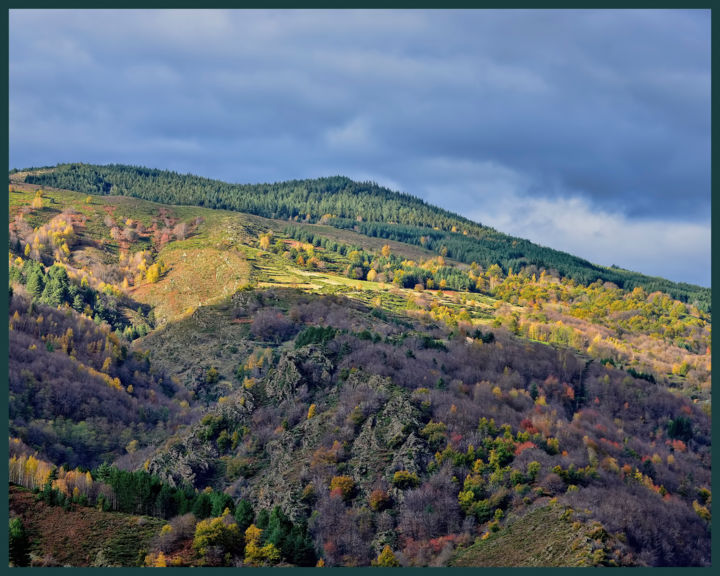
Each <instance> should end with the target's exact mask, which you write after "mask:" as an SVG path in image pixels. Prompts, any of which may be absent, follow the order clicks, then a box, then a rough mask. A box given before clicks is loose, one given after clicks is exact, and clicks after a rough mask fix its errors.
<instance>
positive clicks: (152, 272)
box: [145, 262, 160, 284]
mask: <svg viewBox="0 0 720 576" xmlns="http://www.w3.org/2000/svg"><path fill="white" fill-rule="evenodd" d="M145 279H146V280H147V281H148V282H150V283H151V284H154V283H155V282H157V281H158V280H160V264H159V263H158V262H155V264H152V265H150V266H148V269H147V272H145Z"/></svg>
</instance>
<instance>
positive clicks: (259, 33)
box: [9, 10, 711, 286]
mask: <svg viewBox="0 0 720 576" xmlns="http://www.w3.org/2000/svg"><path fill="white" fill-rule="evenodd" d="M710 36H711V34H710V12H709V11H624V10H623V11H484V10H483V11H442V10H432V11H425V10H410V11H365V10H364V11H345V10H343V11H318V10H303V11H258V10H252V11H245V10H241V11H106V10H102V11H100V10H98V11H92V10H81V11H58V10H12V11H11V12H10V61H9V72H10V102H9V103H10V167H11V168H12V167H15V168H22V167H27V166H40V165H51V164H56V163H58V162H89V163H114V162H118V163H128V164H137V165H144V166H150V167H155V168H167V169H171V170H176V171H179V172H182V173H187V172H191V173H194V174H199V175H202V176H208V177H212V178H218V179H222V180H226V181H230V182H242V183H246V182H273V181H279V180H285V179H292V178H306V177H308V178H310V177H318V176H329V175H335V174H342V175H345V176H349V177H351V178H354V179H359V180H373V181H375V182H378V183H379V184H382V185H385V186H388V187H390V188H392V189H394V190H400V191H403V192H409V193H411V194H415V195H417V196H420V197H422V198H424V199H425V200H427V201H429V202H431V203H433V204H436V205H439V206H442V207H444V208H448V209H450V210H453V211H455V212H458V213H460V214H463V215H464V216H467V217H469V218H472V219H474V220H476V221H478V222H480V223H482V224H487V225H490V226H493V227H494V228H496V229H498V230H501V231H503V232H508V233H510V234H514V235H518V236H521V237H524V238H528V239H530V240H533V241H535V242H538V243H540V244H543V245H546V246H551V247H553V248H557V249H560V250H566V251H569V252H572V253H574V254H577V255H579V256H582V257H585V258H587V259H589V260H591V261H593V262H596V263H598V264H603V265H611V264H616V265H619V266H623V267H625V268H630V269H633V270H638V271H640V272H644V273H647V274H652V275H659V276H664V277H667V278H670V279H673V280H680V281H689V282H693V283H698V284H702V285H706V286H709V285H710V78H711V75H710Z"/></svg>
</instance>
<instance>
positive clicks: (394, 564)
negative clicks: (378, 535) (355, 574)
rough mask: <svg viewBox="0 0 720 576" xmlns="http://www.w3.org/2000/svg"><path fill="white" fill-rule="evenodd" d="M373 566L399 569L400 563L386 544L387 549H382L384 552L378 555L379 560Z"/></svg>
mask: <svg viewBox="0 0 720 576" xmlns="http://www.w3.org/2000/svg"><path fill="white" fill-rule="evenodd" d="M373 566H383V567H386V568H399V567H400V562H398V559H397V558H395V554H393V551H392V549H391V548H390V546H388V545H387V544H385V548H383V549H382V552H380V554H379V555H378V557H377V560H375V561H373Z"/></svg>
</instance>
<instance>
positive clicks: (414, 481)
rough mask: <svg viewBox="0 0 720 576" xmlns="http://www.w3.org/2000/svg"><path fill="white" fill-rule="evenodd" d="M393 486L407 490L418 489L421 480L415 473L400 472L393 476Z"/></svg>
mask: <svg viewBox="0 0 720 576" xmlns="http://www.w3.org/2000/svg"><path fill="white" fill-rule="evenodd" d="M392 484H393V486H395V488H399V489H400V490H405V489H406V488H416V487H417V486H418V485H419V484H420V479H419V478H418V477H417V474H415V473H413V472H408V471H407V470H398V471H397V472H395V474H394V475H393V479H392Z"/></svg>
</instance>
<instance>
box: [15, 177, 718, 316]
mask: <svg viewBox="0 0 720 576" xmlns="http://www.w3.org/2000/svg"><path fill="white" fill-rule="evenodd" d="M20 174H23V173H20ZM23 176H24V181H25V182H27V183H31V184H38V185H41V186H50V187H54V188H66V189H70V190H76V191H78V192H81V193H83V194H101V195H124V196H134V197H137V198H143V199H145V200H152V201H156V202H163V203H166V204H185V205H194V206H207V207H210V208H220V209H227V210H235V211H238V212H247V213H250V214H258V215H261V216H266V217H269V218H278V219H292V220H298V219H299V218H301V219H304V220H306V221H310V222H317V221H320V220H325V221H327V222H328V223H331V224H332V225H335V226H337V227H339V228H350V229H357V230H358V231H359V232H361V233H363V234H365V235H368V236H376V237H380V238H384V239H391V240H397V241H401V242H405V243H410V244H416V245H422V246H424V247H428V248H430V249H432V250H433V251H435V252H437V253H439V254H442V255H443V256H447V257H449V258H453V259H455V260H460V261H462V262H465V263H467V264H470V263H471V262H477V263H478V264H480V265H481V266H483V267H485V268H487V267H489V266H492V265H493V264H497V265H499V266H500V267H501V268H502V269H503V270H504V271H505V272H508V271H509V270H515V271H519V270H520V269H522V268H525V267H529V266H534V267H537V268H546V269H548V270H549V269H555V270H557V271H558V272H559V273H560V274H561V275H562V276H564V277H568V278H572V279H573V280H575V281H577V282H581V283H585V284H588V283H591V282H594V281H596V280H601V281H605V282H613V283H615V284H617V285H618V286H620V287H621V288H627V289H632V288H635V287H637V286H640V287H642V288H644V289H645V290H647V291H649V292H654V291H656V290H662V291H664V292H666V293H668V294H670V295H671V296H673V297H674V298H677V299H679V300H681V301H683V302H687V303H690V304H693V305H696V306H699V307H701V308H703V309H705V310H708V311H709V309H710V290H709V289H703V288H699V287H697V286H692V285H689V284H682V283H674V282H668V281H667V280H663V279H661V278H649V277H647V276H642V275H640V274H636V273H633V272H629V271H627V270H622V269H619V268H615V267H613V268H606V267H601V266H596V265H594V264H591V263H589V262H587V261H585V260H582V259H580V258H577V257H575V256H572V255H570V254H567V253H563V252H559V251H557V250H553V249H550V248H545V247H541V246H538V245H535V244H533V243H531V242H528V241H527V240H523V239H521V238H514V237H511V236H507V235H505V234H501V233H499V232H497V231H495V230H493V229H492V228H489V227H486V226H482V225H480V224H477V223H475V222H472V221H470V220H468V219H466V218H463V217H461V216H458V215H456V214H453V213H451V212H448V211H446V210H442V209H440V208H437V207H435V206H431V205H428V204H426V203H425V202H423V201H422V200H420V199H419V198H416V197H414V196H412V195H410V194H402V193H398V192H393V191H391V190H388V189H387V188H383V187H381V186H378V185H376V184H374V183H372V182H364V183H357V182H353V181H352V180H349V179H348V178H343V177H339V176H338V177H333V178H319V179H316V180H292V181H289V182H279V183H275V184H257V185H237V184H228V183H225V182H220V181H217V180H209V179H206V178H200V177H197V176H191V175H180V174H177V173H174V172H169V171H162V170H153V169H148V168H142V167H132V166H123V165H107V166H95V165H88V164H63V165H58V166H56V167H52V168H46V169H41V170H37V171H33V172H31V173H28V174H27V175H25V174H23Z"/></svg>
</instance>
